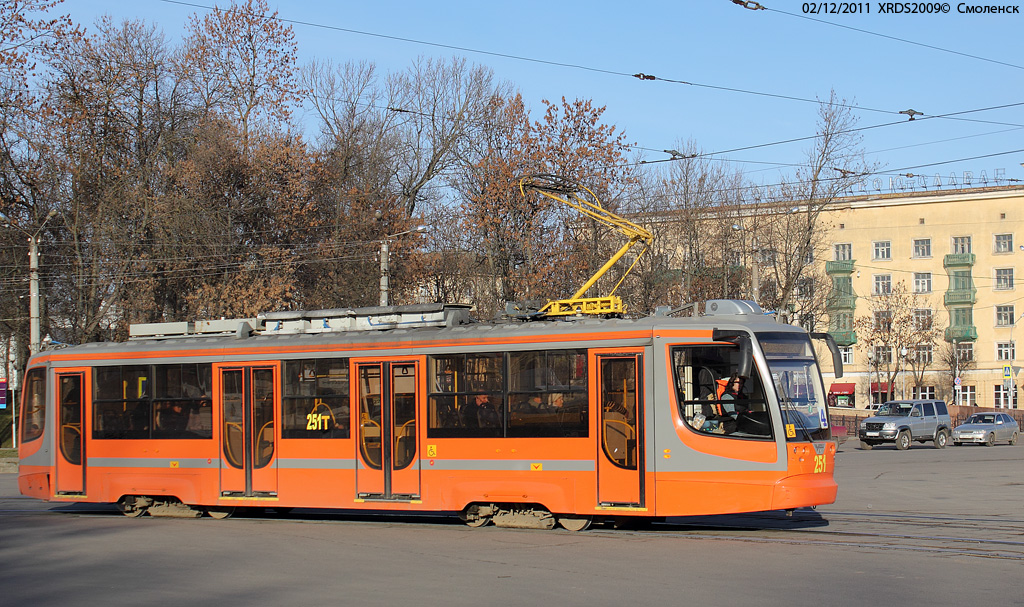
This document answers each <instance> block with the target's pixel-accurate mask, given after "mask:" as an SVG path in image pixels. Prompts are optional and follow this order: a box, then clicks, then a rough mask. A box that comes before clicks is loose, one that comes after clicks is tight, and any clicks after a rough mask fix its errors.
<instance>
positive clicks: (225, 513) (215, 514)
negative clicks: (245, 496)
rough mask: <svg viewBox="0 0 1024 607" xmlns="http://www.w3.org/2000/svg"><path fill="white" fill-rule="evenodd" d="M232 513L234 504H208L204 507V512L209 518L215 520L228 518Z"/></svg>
mask: <svg viewBox="0 0 1024 607" xmlns="http://www.w3.org/2000/svg"><path fill="white" fill-rule="evenodd" d="M234 513H235V507H234V506H210V507H208V508H207V509H206V514H209V515H210V518H215V519H217V520H223V519H226V518H230V517H231V515H232V514H234Z"/></svg>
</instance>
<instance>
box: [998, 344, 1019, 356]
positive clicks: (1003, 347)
mask: <svg viewBox="0 0 1024 607" xmlns="http://www.w3.org/2000/svg"><path fill="white" fill-rule="evenodd" d="M1015 349H1016V348H1014V342H1012V341H1000V342H996V360H1013V359H1014V353H1015V352H1014V350H1015Z"/></svg>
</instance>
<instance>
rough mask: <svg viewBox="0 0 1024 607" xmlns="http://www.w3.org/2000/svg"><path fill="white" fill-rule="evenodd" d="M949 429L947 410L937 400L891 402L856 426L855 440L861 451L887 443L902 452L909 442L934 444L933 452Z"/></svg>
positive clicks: (947, 438)
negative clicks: (893, 444) (858, 443)
mask: <svg viewBox="0 0 1024 607" xmlns="http://www.w3.org/2000/svg"><path fill="white" fill-rule="evenodd" d="M951 426H952V422H951V421H950V419H949V410H948V409H947V408H946V403H944V402H942V401H941V400H894V401H889V402H887V403H885V404H883V405H882V406H881V407H879V408H878V411H876V412H875V414H874V415H872V416H871V417H868V418H866V419H864V420H862V421H861V422H860V427H859V428H858V431H857V438H859V439H860V444H861V447H863V448H864V449H870V448H872V447H874V446H875V445H878V444H881V443H886V442H889V443H895V444H896V448H897V449H899V450H901V451H903V450H905V449H909V448H910V443H911V441H918V442H921V443H923V442H925V441H934V443H935V448H936V449H942V448H944V447H945V446H946V442H947V441H948V440H949V434H950V427H951Z"/></svg>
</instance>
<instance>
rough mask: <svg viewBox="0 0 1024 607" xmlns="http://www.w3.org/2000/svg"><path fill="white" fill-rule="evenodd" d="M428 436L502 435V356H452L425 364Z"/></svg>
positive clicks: (503, 421)
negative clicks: (427, 371) (427, 384)
mask: <svg viewBox="0 0 1024 607" xmlns="http://www.w3.org/2000/svg"><path fill="white" fill-rule="evenodd" d="M428 366H429V369H430V373H429V380H428V382H429V390H428V391H429V393H430V396H429V398H428V399H427V402H428V405H427V407H428V411H427V417H428V423H427V436H429V437H436V438H444V437H481V436H491V437H495V436H504V434H505V400H504V391H505V390H504V386H505V373H504V356H503V355H502V354H452V355H446V356H432V357H430V360H429V363H428Z"/></svg>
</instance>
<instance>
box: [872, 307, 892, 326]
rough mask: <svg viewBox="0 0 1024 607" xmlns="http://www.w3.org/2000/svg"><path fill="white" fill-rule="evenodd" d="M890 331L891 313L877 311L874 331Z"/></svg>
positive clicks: (888, 311) (889, 311)
mask: <svg viewBox="0 0 1024 607" xmlns="http://www.w3.org/2000/svg"><path fill="white" fill-rule="evenodd" d="M891 329H892V311H891V310H878V311H876V312H875V331H889V330H891Z"/></svg>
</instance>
